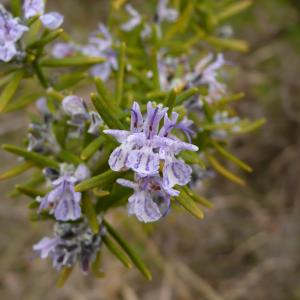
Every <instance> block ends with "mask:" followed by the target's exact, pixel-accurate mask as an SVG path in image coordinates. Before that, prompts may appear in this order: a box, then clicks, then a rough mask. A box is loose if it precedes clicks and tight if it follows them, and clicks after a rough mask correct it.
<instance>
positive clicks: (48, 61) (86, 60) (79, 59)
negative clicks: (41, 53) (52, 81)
mask: <svg viewBox="0 0 300 300" xmlns="http://www.w3.org/2000/svg"><path fill="white" fill-rule="evenodd" d="M104 61H105V58H102V57H86V56H72V57H66V58H44V59H42V60H41V63H40V65H41V66H42V67H47V68H64V67H74V66H90V65H95V64H100V63H102V62H104Z"/></svg>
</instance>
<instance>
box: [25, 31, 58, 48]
mask: <svg viewBox="0 0 300 300" xmlns="http://www.w3.org/2000/svg"><path fill="white" fill-rule="evenodd" d="M63 32H64V31H63V29H61V28H60V29H57V30H54V31H52V32H50V33H49V34H47V35H46V36H45V37H44V38H42V39H39V40H37V41H35V42H33V43H31V44H29V45H28V48H30V49H37V48H42V47H44V46H46V45H47V44H49V43H51V42H52V41H53V40H55V39H57V38H58V37H59V36H60V35H61V34H62V33H63Z"/></svg>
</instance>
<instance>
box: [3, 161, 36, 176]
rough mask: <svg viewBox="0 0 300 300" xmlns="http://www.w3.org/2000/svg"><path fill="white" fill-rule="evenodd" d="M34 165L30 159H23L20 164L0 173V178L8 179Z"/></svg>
mask: <svg viewBox="0 0 300 300" xmlns="http://www.w3.org/2000/svg"><path fill="white" fill-rule="evenodd" d="M33 166H34V163H33V162H31V161H25V162H22V163H21V164H19V165H17V166H15V167H12V168H10V169H9V170H7V171H5V172H4V173H2V174H0V180H4V179H8V178H11V177H15V176H17V175H19V174H22V173H24V172H26V171H27V170H29V169H31V168H32V167H33Z"/></svg>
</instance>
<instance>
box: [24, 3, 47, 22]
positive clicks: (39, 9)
mask: <svg viewBox="0 0 300 300" xmlns="http://www.w3.org/2000/svg"><path fill="white" fill-rule="evenodd" d="M23 10H24V16H25V18H26V19H29V18H31V17H34V16H37V15H43V14H44V12H45V1H44V0H25V1H24V6H23Z"/></svg>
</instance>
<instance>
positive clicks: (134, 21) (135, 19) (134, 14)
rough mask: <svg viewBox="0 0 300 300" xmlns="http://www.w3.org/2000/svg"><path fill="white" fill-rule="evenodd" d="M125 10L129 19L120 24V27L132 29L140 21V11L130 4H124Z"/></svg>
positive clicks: (127, 29)
mask: <svg viewBox="0 0 300 300" xmlns="http://www.w3.org/2000/svg"><path fill="white" fill-rule="evenodd" d="M125 10H126V11H127V13H128V14H129V15H130V17H131V18H130V20H129V21H128V22H126V23H124V24H122V25H121V29H122V30H124V31H132V30H133V29H134V28H136V27H137V26H139V25H140V24H141V22H142V17H141V15H140V13H139V12H138V11H137V10H135V9H134V8H133V7H132V6H131V5H130V4H127V5H126V6H125Z"/></svg>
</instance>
